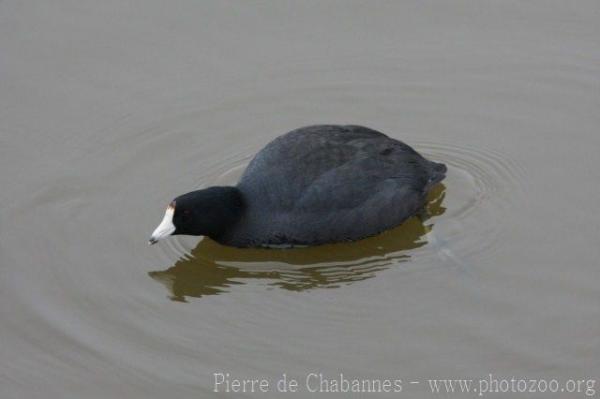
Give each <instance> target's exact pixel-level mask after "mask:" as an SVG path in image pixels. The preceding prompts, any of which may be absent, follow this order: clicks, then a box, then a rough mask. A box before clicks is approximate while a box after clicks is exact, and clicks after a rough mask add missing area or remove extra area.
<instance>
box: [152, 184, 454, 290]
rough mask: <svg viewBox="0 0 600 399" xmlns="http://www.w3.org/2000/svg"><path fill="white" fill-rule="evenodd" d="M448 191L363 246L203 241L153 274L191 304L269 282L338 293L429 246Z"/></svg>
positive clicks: (440, 189)
mask: <svg viewBox="0 0 600 399" xmlns="http://www.w3.org/2000/svg"><path fill="white" fill-rule="evenodd" d="M444 195H445V186H444V185H443V184H438V185H437V186H436V187H434V188H433V189H432V191H431V192H430V193H429V197H428V202H427V204H426V206H425V212H423V213H422V214H421V215H419V216H415V217H412V218H410V219H408V220H407V221H406V222H404V223H403V224H402V225H401V226H398V227H396V228H394V229H391V230H388V231H386V232H383V233H382V234H379V235H377V236H374V237H369V238H366V239H364V240H361V241H356V242H348V243H340V244H327V245H320V246H315V247H305V248H293V249H263V248H244V249H241V248H234V247H227V246H223V245H220V244H218V243H216V242H215V241H212V240H210V239H207V238H205V239H203V240H202V241H200V242H199V243H198V245H197V246H196V248H194V249H193V250H192V253H191V257H188V258H182V259H180V260H178V261H177V262H175V264H174V265H173V266H171V267H169V268H168V269H166V270H162V271H153V272H149V273H148V274H149V275H150V277H152V278H153V279H154V280H156V281H158V282H160V283H162V284H164V285H165V287H167V289H168V290H169V291H170V293H171V299H173V300H175V301H182V302H185V301H186V299H185V298H186V297H196V298H200V297H203V296H206V295H216V294H220V293H224V292H228V291H229V289H230V287H232V286H234V285H240V284H245V283H246V282H247V280H249V279H264V280H265V281H266V282H267V284H268V285H270V286H276V287H280V288H283V289H286V290H291V291H302V290H307V289H311V288H337V287H340V286H341V285H345V284H351V283H353V282H356V281H361V280H365V279H368V278H371V277H374V276H375V274H376V273H377V272H378V271H380V270H384V269H387V268H389V267H390V266H392V265H393V264H395V263H397V262H403V261H406V260H408V259H409V258H410V256H409V255H408V254H406V253H405V251H407V250H410V249H414V248H418V247H421V246H423V245H425V244H426V243H427V241H426V240H425V239H424V236H425V234H426V233H427V232H429V231H430V230H431V229H432V228H433V223H430V222H429V223H428V219H429V217H431V216H438V215H441V214H443V213H444V211H445V210H446V208H444V207H443V206H442V202H443V199H444Z"/></svg>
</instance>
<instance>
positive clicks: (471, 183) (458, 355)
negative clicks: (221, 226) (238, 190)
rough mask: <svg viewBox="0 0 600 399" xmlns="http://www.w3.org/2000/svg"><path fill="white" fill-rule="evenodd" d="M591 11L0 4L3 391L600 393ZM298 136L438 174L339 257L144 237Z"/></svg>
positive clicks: (597, 44) (563, 6) (597, 45)
mask: <svg viewBox="0 0 600 399" xmlns="http://www.w3.org/2000/svg"><path fill="white" fill-rule="evenodd" d="M599 20H600V5H599V3H597V2H593V1H589V2H587V1H581V2H572V3H571V2H558V1H539V2H538V1H534V2H524V3H522V2H486V3H481V2H469V1H457V2H450V3H448V2H417V1H415V2H385V3H384V2H369V3H365V2H363V3H361V2H289V3H288V2H270V3H256V2H200V1H175V2H158V1H154V0H152V1H144V2H140V1H132V2H118V1H108V2H87V1H84V2H81V1H65V0H60V1H54V2H41V1H28V2H18V1H4V2H0V54H1V56H0V187H2V189H1V190H0V397H2V398H32V399H33V398H44V399H47V398H61V399H65V398H78V399H80V398H107V397H110V398H113V397H114V398H165V397H168V398H203V397H212V396H216V397H239V395H238V394H234V393H224V392H221V393H220V394H215V393H213V388H214V385H213V382H214V377H213V373H218V372H223V373H230V375H231V377H232V378H265V379H268V380H269V381H272V382H276V381H277V380H278V379H279V378H280V377H281V374H282V373H286V374H287V376H288V377H294V378H297V379H298V380H300V382H301V385H303V383H304V379H305V377H306V376H307V375H308V374H310V373H323V374H324V375H325V376H328V377H329V378H336V376H339V374H340V373H343V374H344V375H345V376H347V377H349V378H363V379H367V378H370V379H376V378H379V379H386V378H389V379H392V380H394V379H402V381H403V382H404V383H403V388H404V389H403V392H402V393H401V395H400V394H398V393H396V394H389V395H385V394H373V395H371V396H368V397H386V396H390V397H400V396H402V395H403V396H404V397H411V398H417V397H423V398H428V397H432V394H431V392H430V390H429V387H428V385H427V380H428V379H431V378H449V377H452V378H480V377H485V376H487V375H488V374H490V373H492V374H494V375H495V376H498V377H499V378H501V377H506V378H510V377H511V376H516V377H518V378H547V379H550V378H557V379H559V380H561V381H563V380H566V379H568V378H574V379H583V378H586V379H592V378H595V379H600V360H598V359H600V349H599V348H600V334H599V332H600V321H599V320H600V307H599V303H600V288H599V284H598V282H599V281H600V280H599V278H600V267H599V266H598V264H599V263H598V258H599V257H600V249H599V246H598V237H599V235H600V227H599V226H600V217H599V216H598V215H599V213H598V211H597V202H598V199H599V198H600V191H599V189H598V182H599V180H600V179H599V178H600V173H599V170H600V169H599V168H598V151H599V150H600V135H599V128H600V112H599V110H600V24H599V23H598V21H599ZM315 123H346V124H363V125H366V126H369V127H372V128H375V129H378V130H381V131H383V132H385V133H387V134H389V135H391V136H393V137H395V138H399V139H401V140H404V141H406V142H407V143H409V144H411V145H413V146H414V147H415V148H416V149H418V150H419V151H421V152H422V153H423V154H425V155H426V156H428V157H429V158H431V159H433V160H437V161H440V162H444V163H446V164H447V165H448V167H449V171H448V177H447V179H446V180H444V184H443V185H439V186H438V187H437V189H436V190H435V191H434V192H433V193H432V195H431V197H430V202H429V204H428V207H427V208H428V209H427V212H426V214H424V215H422V216H421V217H418V218H417V217H415V218H412V219H410V220H409V221H408V222H407V223H406V224H404V225H403V226H400V227H398V228H396V229H394V230H392V231H389V232H386V233H384V234H382V235H381V236H378V237H374V238H370V239H367V240H364V241H361V242H358V243H348V244H340V245H327V246H323V247H318V248H302V249H296V250H291V251H281V250H279V251H277V250H276V251H273V250H260V249H251V250H240V249H234V248H227V247H222V246H220V245H218V244H216V243H214V242H211V241H209V240H203V241H200V242H199V240H198V239H194V238H185V237H178V238H175V239H172V240H170V241H167V242H161V243H160V244H158V245H155V246H153V247H148V245H147V244H146V241H147V238H148V235H149V233H150V232H151V231H152V229H153V228H154V227H155V225H156V223H157V222H158V221H159V219H160V218H161V217H162V213H163V211H164V207H165V206H166V204H167V203H168V202H169V201H170V200H171V199H172V198H173V197H174V196H176V195H178V194H181V193H183V192H187V191H190V190H192V189H195V188H198V187H205V186H209V185H212V184H233V183H234V182H235V181H236V179H237V177H239V175H240V174H241V172H242V171H243V168H244V166H245V165H246V164H247V163H248V162H249V160H250V158H251V157H252V155H253V154H254V153H256V151H258V150H259V149H260V148H261V147H262V146H263V145H265V144H266V143H267V142H268V141H270V140H271V139H272V138H274V137H275V136H277V135H279V134H281V133H284V132H286V131H288V130H291V129H293V128H296V127H299V126H303V125H308V124H315ZM410 381H420V384H410V383H409V382H410ZM301 388H303V389H301V390H300V392H298V393H296V394H288V396H289V397H298V398H303V397H308V396H309V392H308V391H307V390H306V387H305V386H303V387H301ZM498 395H499V394H496V396H498ZM563 395H564V394H563ZM563 395H561V394H560V393H557V394H555V395H554V396H551V395H548V394H546V395H542V394H540V393H538V394H533V395H530V396H529V397H564V396H563ZM246 396H248V397H264V396H266V397H277V398H278V397H288V396H286V395H283V394H281V393H277V392H274V391H273V390H272V391H271V392H268V393H266V394H263V393H254V394H251V393H248V394H247V395H246ZM317 396H322V397H336V395H332V394H325V393H321V394H320V395H317ZM347 396H348V395H340V396H339V397H347ZM500 396H501V395H500ZM584 396H585V394H583V393H580V394H578V396H574V397H584ZM434 397H435V396H434ZM453 397H462V396H461V395H455V396H453ZM465 397H474V394H470V395H466V396H465ZM508 397H523V395H516V396H515V395H513V396H508Z"/></svg>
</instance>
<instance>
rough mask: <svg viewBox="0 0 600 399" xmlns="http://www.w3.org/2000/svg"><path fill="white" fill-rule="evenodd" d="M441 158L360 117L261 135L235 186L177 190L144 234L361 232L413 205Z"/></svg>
mask: <svg viewBox="0 0 600 399" xmlns="http://www.w3.org/2000/svg"><path fill="white" fill-rule="evenodd" d="M445 174H446V166H445V165H444V164H442V163H437V162H432V161H429V160H427V159H425V158H424V157H423V156H421V155H420V154H419V153H417V152H416V151H415V150H414V149H413V148H411V147H410V146H408V145H407V144H405V143H403V142H401V141H398V140H395V139H393V138H390V137H388V136H386V135H385V134H383V133H380V132H377V131H375V130H372V129H369V128H366V127H363V126H353V125H350V126H339V125H316V126H308V127H303V128H300V129H296V130H293V131H291V132H289V133H286V134H284V135H282V136H280V137H277V138H276V139H275V140H273V141H272V142H270V143H269V144H267V146H265V147H264V148H263V149H262V150H261V151H260V152H259V153H258V154H256V156H255V157H254V159H252V161H251V162H250V164H249V165H248V167H247V168H246V170H245V172H244V174H243V175H242V177H241V179H240V181H239V183H238V184H237V185H236V186H234V187H209V188H206V189H202V190H197V191H192V192H190V193H187V194H183V195H181V196H179V197H177V198H175V199H174V200H173V201H172V202H171V203H170V204H169V206H168V207H167V210H166V212H165V215H164V218H163V220H162V222H161V223H160V225H159V226H158V227H157V228H156V230H155V231H154V233H152V237H151V238H150V243H151V244H153V243H155V242H157V241H158V240H160V239H163V238H165V237H167V236H169V235H177V234H185V235H195V236H208V237H210V238H211V239H213V240H215V241H217V242H219V243H221V244H224V245H230V246H236V247H255V246H267V247H277V246H299V245H318V244H325V243H332V242H340V241H352V240H359V239H361V238H365V237H368V236H372V235H375V234H377V233H380V232H382V231H384V230H388V229H390V228H392V227H394V226H397V225H399V224H401V223H402V222H404V221H405V220H406V219H408V218H409V217H411V216H413V215H414V214H415V213H417V212H418V211H419V210H420V209H421V208H422V207H423V205H424V204H425V199H426V196H427V193H428V192H429V190H430V189H431V187H432V186H433V185H435V184H436V183H438V182H440V181H441V180H442V179H444V177H445Z"/></svg>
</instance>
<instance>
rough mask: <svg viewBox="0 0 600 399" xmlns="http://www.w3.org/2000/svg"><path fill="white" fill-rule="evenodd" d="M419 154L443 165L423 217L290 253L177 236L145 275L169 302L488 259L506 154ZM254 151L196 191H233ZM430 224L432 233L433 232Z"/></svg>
mask: <svg viewBox="0 0 600 399" xmlns="http://www.w3.org/2000/svg"><path fill="white" fill-rule="evenodd" d="M415 147H416V148H417V149H418V150H419V151H421V152H422V153H423V154H424V155H425V156H427V157H428V158H431V159H433V160H436V161H439V162H444V163H445V164H446V165H447V166H448V173H447V178H446V180H444V182H443V184H440V185H438V186H437V187H436V188H434V190H432V192H431V193H430V198H429V201H428V204H427V206H426V209H425V212H424V214H423V215H419V216H418V217H414V218H411V219H410V220H408V221H407V222H405V223H404V224H403V225H402V226H399V227H397V228H395V229H392V230H390V231H387V232H384V233H382V234H380V235H378V236H375V237H371V238H368V239H366V240H362V241H359V242H354V243H343V244H333V245H323V246H318V247H310V248H296V249H288V250H269V249H237V248H230V247H225V246H221V245H219V244H217V243H215V242H213V241H212V240H210V239H201V240H200V241H199V239H198V238H193V237H182V236H176V237H173V238H172V239H170V240H167V241H166V242H165V243H164V244H163V245H162V246H161V251H162V256H163V258H164V259H168V260H169V261H170V263H171V266H170V267H168V268H167V269H165V270H162V271H154V272H151V273H150V276H151V277H152V278H154V279H155V280H157V281H160V282H162V283H163V284H164V285H165V286H166V287H167V288H168V289H169V290H170V291H171V294H172V295H171V297H172V299H174V300H180V301H185V298H186V297H201V296H205V295H211V294H218V293H221V292H226V291H229V290H231V289H232V287H233V286H235V285H238V284H243V283H245V282H248V281H250V280H253V281H257V280H260V281H263V282H264V283H265V284H266V285H268V286H278V287H280V288H283V289H288V290H295V291H298V290H304V289H310V288H319V287H321V288H335V287H339V286H342V285H346V284H351V283H353V282H356V281H361V280H364V279H368V278H372V277H374V276H375V275H376V274H377V273H378V272H380V271H382V270H385V269H387V268H389V267H391V266H392V265H394V264H398V263H404V264H405V266H403V267H404V268H409V266H408V264H406V262H407V261H411V260H412V261H414V262H413V264H414V265H413V266H410V267H418V265H419V264H421V265H422V264H423V263H424V261H426V262H427V263H428V264H429V265H432V264H433V265H439V266H440V267H443V266H445V265H453V266H458V267H461V268H470V267H473V266H472V265H473V263H474V262H476V261H479V260H482V259H483V258H486V257H489V256H493V252H494V247H495V246H497V245H499V244H498V243H499V242H500V241H501V239H500V236H501V235H502V234H505V233H506V230H505V229H504V226H503V223H502V219H503V217H504V215H505V213H506V212H508V211H509V210H510V207H511V206H512V204H514V202H515V201H516V200H517V197H518V195H517V193H518V192H519V191H520V181H521V177H522V171H521V170H520V168H519V167H518V165H517V164H516V163H515V162H514V161H512V160H510V159H509V158H507V157H506V156H505V155H503V154H501V153H499V152H496V151H492V150H481V149H474V148H469V147H459V146H453V145H447V144H439V143H419V142H416V143H415ZM251 157H252V152H251V151H249V152H242V153H236V154H233V155H231V156H228V157H225V158H222V162H220V163H219V164H218V165H215V167H214V168H212V169H211V171H212V173H211V174H210V175H206V174H205V177H204V178H203V179H202V180H200V181H198V182H197V188H200V187H206V186H210V185H233V184H235V183H236V182H237V181H238V179H239V178H240V176H241V174H242V173H243V171H244V169H245V167H246V166H247V164H248V162H249V161H250V159H251ZM434 224H435V227H434Z"/></svg>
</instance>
